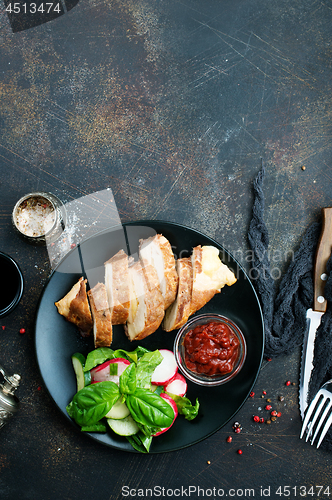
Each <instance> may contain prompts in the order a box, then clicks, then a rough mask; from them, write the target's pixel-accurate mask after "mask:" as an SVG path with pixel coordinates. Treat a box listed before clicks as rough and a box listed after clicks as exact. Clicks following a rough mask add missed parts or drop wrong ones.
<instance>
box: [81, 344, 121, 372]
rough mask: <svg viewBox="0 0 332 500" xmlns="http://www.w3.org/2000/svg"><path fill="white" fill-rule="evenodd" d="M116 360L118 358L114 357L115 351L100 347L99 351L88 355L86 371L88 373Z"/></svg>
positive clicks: (96, 350)
mask: <svg viewBox="0 0 332 500" xmlns="http://www.w3.org/2000/svg"><path fill="white" fill-rule="evenodd" d="M114 358H116V356H115V355H114V351H113V349H110V348H109V347H98V348H97V349H94V350H93V351H91V352H89V354H88V355H87V357H86V362H85V365H84V371H85V372H87V371H89V370H91V369H92V368H94V367H95V366H98V365H101V364H102V363H104V362H105V361H107V360H109V359H114Z"/></svg>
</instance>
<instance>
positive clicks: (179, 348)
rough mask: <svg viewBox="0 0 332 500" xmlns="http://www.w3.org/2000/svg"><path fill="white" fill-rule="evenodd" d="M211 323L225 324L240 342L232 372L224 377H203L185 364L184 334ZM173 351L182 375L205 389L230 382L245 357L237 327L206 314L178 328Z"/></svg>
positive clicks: (245, 350)
mask: <svg viewBox="0 0 332 500" xmlns="http://www.w3.org/2000/svg"><path fill="white" fill-rule="evenodd" d="M211 322H213V323H223V324H226V325H227V326H228V327H229V328H230V329H231V330H232V332H233V333H234V334H235V335H236V336H237V338H238V339H239V342H240V347H239V354H238V357H237V360H236V362H235V364H234V367H233V370H232V371H231V372H229V373H226V374H224V375H223V374H220V375H211V376H209V375H205V374H204V373H196V372H194V371H192V370H189V368H188V367H187V366H186V362H185V348H184V345H183V341H184V338H185V336H186V334H187V333H188V332H189V331H190V330H193V329H194V328H196V326H199V325H205V324H208V323H211ZM173 350H174V354H175V358H176V362H177V365H178V367H179V370H180V371H181V372H182V374H183V375H184V376H185V377H186V378H187V379H188V380H190V381H191V382H193V383H195V384H198V385H203V386H206V387H214V386H217V385H221V384H225V383H226V382H229V381H230V380H232V379H233V378H234V377H235V376H236V375H237V374H238V373H239V371H240V370H241V368H242V367H243V364H244V362H245V359H246V355H247V345H246V341H245V338H244V335H243V333H242V332H241V330H240V329H239V327H238V326H237V325H236V324H235V323H234V322H233V321H231V320H230V319H229V318H226V317H225V316H221V315H220V314H208V313H206V314H201V315H199V316H195V317H194V318H192V319H190V320H189V321H188V322H187V323H186V324H185V325H184V326H183V327H182V328H180V330H179V331H178V333H177V336H176V337H175V341H174V347H173Z"/></svg>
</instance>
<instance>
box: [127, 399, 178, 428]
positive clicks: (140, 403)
mask: <svg viewBox="0 0 332 500" xmlns="http://www.w3.org/2000/svg"><path fill="white" fill-rule="evenodd" d="M126 403H127V406H128V408H129V410H130V413H131V415H132V417H133V419H134V420H135V421H136V422H138V423H140V424H143V425H147V426H150V427H160V428H162V427H169V426H170V425H171V424H172V422H173V420H174V410H173V408H172V407H171V406H170V404H169V403H167V401H165V400H164V399H163V398H161V397H160V396H158V394H154V393H153V392H150V391H149V390H147V389H136V391H135V392H134V394H128V396H127V397H126Z"/></svg>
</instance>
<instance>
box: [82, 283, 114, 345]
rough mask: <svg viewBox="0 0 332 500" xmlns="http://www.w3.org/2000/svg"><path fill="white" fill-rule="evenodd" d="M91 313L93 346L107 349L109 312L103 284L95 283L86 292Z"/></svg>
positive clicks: (110, 322)
mask: <svg viewBox="0 0 332 500" xmlns="http://www.w3.org/2000/svg"><path fill="white" fill-rule="evenodd" d="M88 297H89V301H90V307H91V313H92V318H93V337H94V345H95V348H97V347H109V346H110V345H111V343H112V334H113V333H112V321H111V312H110V310H109V304H108V300H107V291H106V286H105V285H104V283H97V284H96V285H95V286H94V287H93V288H91V290H89V291H88Z"/></svg>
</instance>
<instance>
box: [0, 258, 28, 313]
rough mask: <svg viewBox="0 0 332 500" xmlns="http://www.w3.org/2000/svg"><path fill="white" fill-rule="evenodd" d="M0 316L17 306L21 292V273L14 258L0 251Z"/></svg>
mask: <svg viewBox="0 0 332 500" xmlns="http://www.w3.org/2000/svg"><path fill="white" fill-rule="evenodd" d="M0 273H1V278H2V279H1V287H0V318H1V317H3V316H6V315H7V314H9V313H10V312H11V311H13V309H14V308H15V307H16V306H17V304H18V303H19V301H20V300H21V297H22V294H23V285H24V283H23V275H22V272H21V270H20V268H19V266H18V264H17V263H16V262H15V260H14V259H13V258H12V257H10V256H9V255H7V254H5V253H3V252H0Z"/></svg>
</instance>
